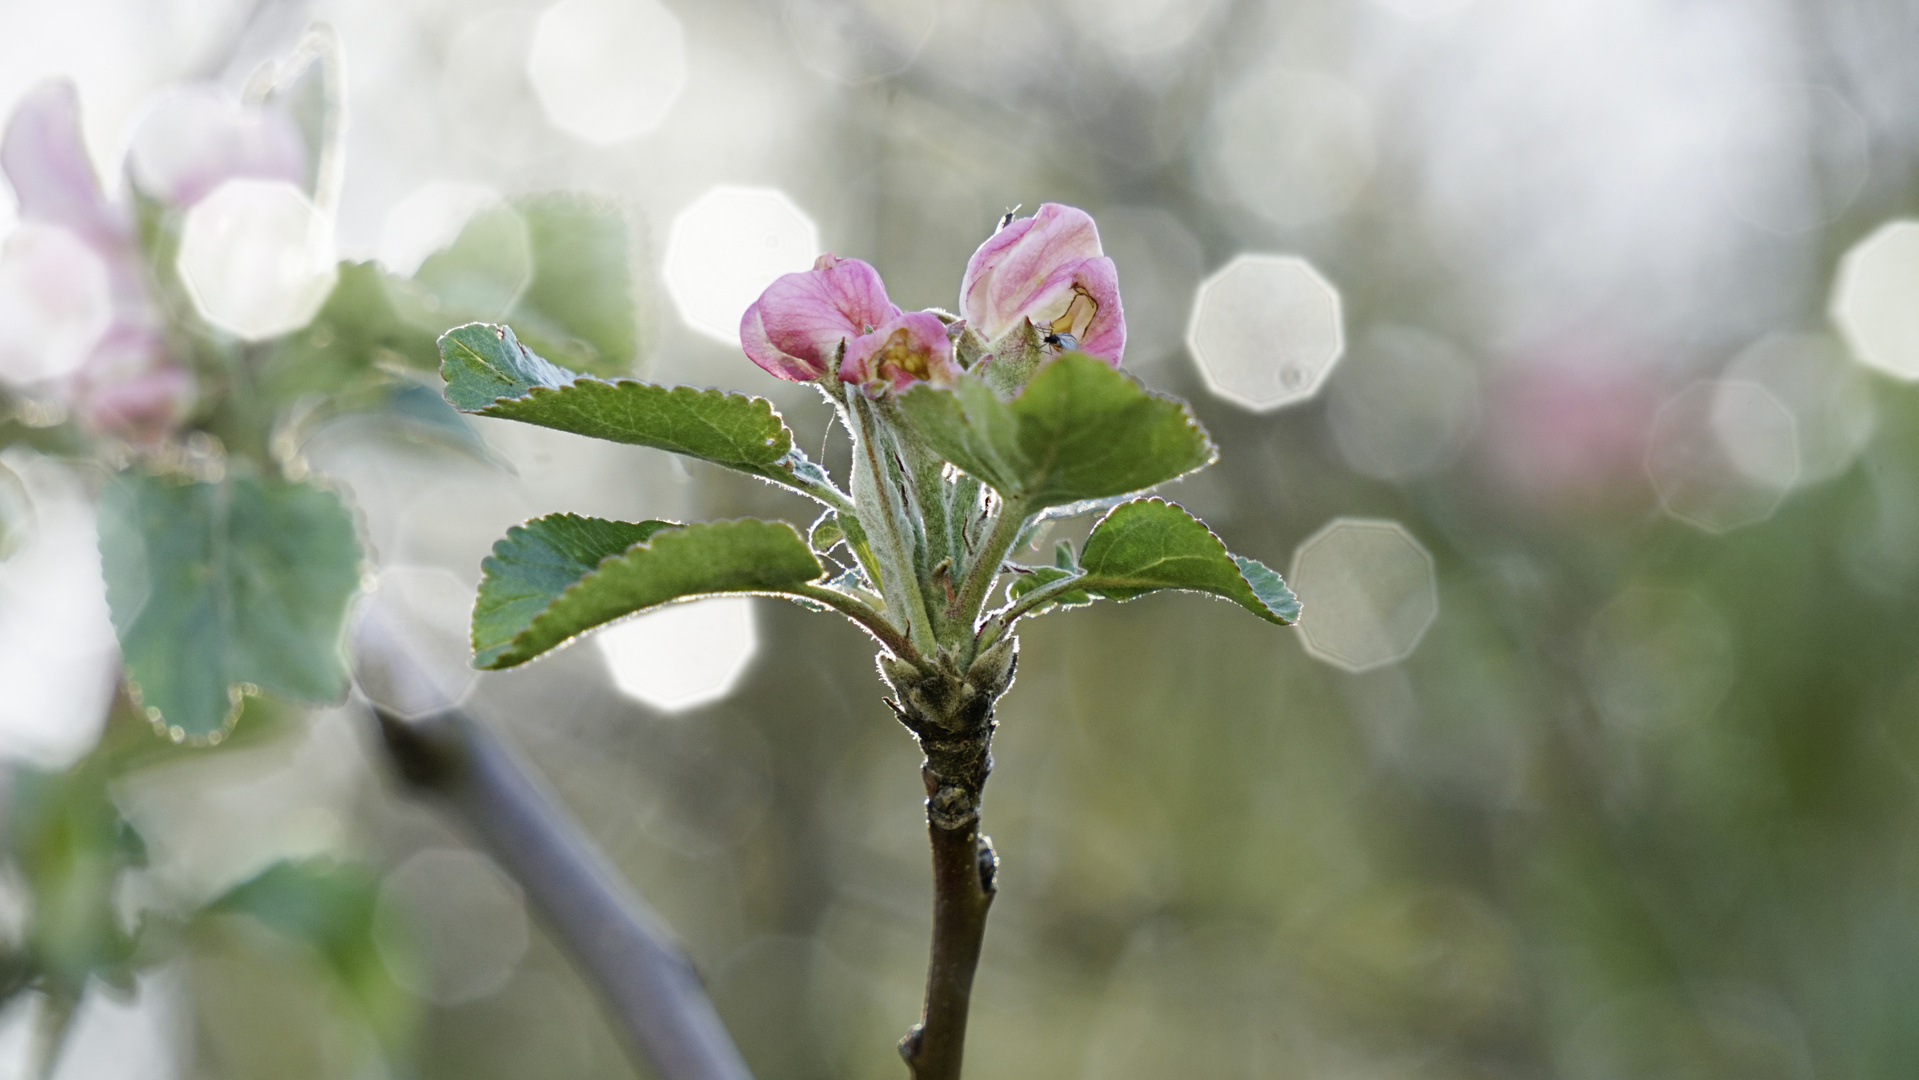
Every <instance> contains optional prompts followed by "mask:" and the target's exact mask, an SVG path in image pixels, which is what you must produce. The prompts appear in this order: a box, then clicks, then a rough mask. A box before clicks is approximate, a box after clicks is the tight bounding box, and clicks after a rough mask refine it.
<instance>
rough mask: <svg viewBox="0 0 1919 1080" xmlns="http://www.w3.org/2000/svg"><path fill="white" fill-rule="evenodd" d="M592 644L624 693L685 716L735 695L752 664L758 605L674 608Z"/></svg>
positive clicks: (723, 602) (732, 600)
mask: <svg viewBox="0 0 1919 1080" xmlns="http://www.w3.org/2000/svg"><path fill="white" fill-rule="evenodd" d="M593 643H594V645H595V646H596V647H598V649H599V651H600V657H601V659H603V660H604V661H605V662H606V667H607V672H608V674H610V675H611V676H612V678H613V685H614V686H616V687H618V688H619V690H620V692H621V693H622V694H625V695H626V696H627V697H630V698H633V699H634V700H636V701H641V702H644V703H646V704H648V705H651V706H653V707H654V708H656V709H661V710H664V711H666V712H679V711H680V710H683V709H691V708H693V707H695V706H698V705H704V704H707V703H708V702H712V701H718V700H719V699H720V698H723V697H725V696H726V695H727V694H729V693H732V691H733V684H734V683H736V682H738V681H739V677H740V675H741V674H742V673H744V672H745V671H746V668H747V666H748V665H749V664H751V663H752V662H753V654H754V653H755V652H757V651H758V649H759V634H758V631H757V630H756V629H755V627H754V623H753V601H752V600H750V599H748V598H746V597H733V596H729V597H720V598H718V599H713V600H702V601H699V602H697V603H690V604H675V605H673V606H671V607H665V608H661V609H660V610H658V611H653V612H648V613H647V614H645V615H641V616H640V617H638V618H636V619H628V620H627V621H625V622H622V623H619V624H617V625H614V626H609V627H606V628H605V629H603V630H600V631H598V632H596V633H595V634H594V637H593Z"/></svg>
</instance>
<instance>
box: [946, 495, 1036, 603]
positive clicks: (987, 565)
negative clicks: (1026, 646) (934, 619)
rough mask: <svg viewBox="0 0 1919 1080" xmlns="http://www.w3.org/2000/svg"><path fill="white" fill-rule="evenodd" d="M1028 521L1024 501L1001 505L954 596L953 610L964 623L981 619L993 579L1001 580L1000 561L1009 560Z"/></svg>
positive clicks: (991, 589) (991, 588)
mask: <svg viewBox="0 0 1919 1080" xmlns="http://www.w3.org/2000/svg"><path fill="white" fill-rule="evenodd" d="M1025 525H1026V508H1025V506H1024V505H1022V504H1021V503H1017V502H1007V503H1005V504H1003V505H1002V506H1001V507H1000V513H999V517H998V518H997V519H996V520H994V522H993V529H992V531H991V532H989V533H987V534H986V541H985V543H983V544H981V545H980V553H979V557H978V558H976V559H975V560H974V561H973V565H972V566H971V567H969V568H968V569H967V572H966V583H965V584H964V585H962V586H961V587H960V591H959V595H958V596H957V597H955V598H954V600H953V611H954V613H955V614H956V615H957V616H958V617H959V619H960V620H963V621H964V624H965V625H967V626H969V627H970V626H972V625H973V624H974V623H975V622H976V621H978V619H979V613H980V609H981V608H983V607H985V606H986V598H987V596H988V595H989V594H991V593H992V591H993V583H994V582H995V581H998V580H999V571H1000V565H1001V564H1002V563H1004V562H1005V561H1006V553H1007V552H1009V551H1011V550H1013V545H1014V544H1015V543H1016V542H1018V540H1019V534H1020V530H1021V529H1022V528H1024V527H1025Z"/></svg>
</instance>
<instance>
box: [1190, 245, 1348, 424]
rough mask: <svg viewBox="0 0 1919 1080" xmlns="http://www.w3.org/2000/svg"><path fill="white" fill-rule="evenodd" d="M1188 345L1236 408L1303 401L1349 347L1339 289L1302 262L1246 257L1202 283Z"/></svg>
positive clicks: (1211, 383) (1212, 385)
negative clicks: (1341, 311)
mask: <svg viewBox="0 0 1919 1080" xmlns="http://www.w3.org/2000/svg"><path fill="white" fill-rule="evenodd" d="M1186 346H1187V348H1189V349H1191V350H1192V352H1193V360H1194V362H1195V363H1197V364H1198V365H1199V373H1200V375H1201V376H1203V377H1204V378H1205V380H1206V388H1207V389H1209V390H1211V391H1212V392H1213V393H1215V394H1217V395H1219V396H1220V397H1223V398H1225V399H1226V400H1228V401H1230V402H1232V403H1233V404H1235V405H1238V406H1241V407H1242V408H1247V409H1252V410H1254V411H1256V412H1265V411H1267V410H1269V409H1277V408H1279V407H1280V406H1282V405H1290V404H1292V403H1294V402H1296V401H1304V400H1306V399H1307V398H1310V397H1312V396H1313V395H1314V394H1315V393H1318V391H1319V387H1320V384H1321V383H1323V382H1325V381H1326V373H1327V372H1329V371H1331V370H1332V367H1333V364H1334V362H1335V361H1337V360H1338V359H1339V356H1340V353H1342V352H1343V351H1345V348H1346V338H1345V330H1344V328H1343V327H1342V325H1341V316H1340V307H1339V291H1338V290H1337V289H1335V288H1333V285H1332V283H1331V282H1329V281H1327V280H1326V279H1325V278H1324V277H1321V276H1320V273H1319V271H1317V270H1315V269H1313V265H1312V264H1311V263H1309V262H1307V261H1306V260H1305V259H1301V258H1299V257H1297V256H1293V255H1241V256H1239V257H1237V258H1235V259H1234V260H1233V261H1232V262H1230V263H1227V264H1226V266H1225V267H1224V268H1222V269H1221V270H1220V271H1219V272H1218V273H1216V274H1214V275H1213V276H1212V277H1209V278H1207V279H1206V280H1205V281H1203V282H1201V283H1200V286H1199V292H1198V294H1197V296H1196V297H1195V298H1194V300H1193V317H1192V321H1191V322H1190V323H1188V324H1187V328H1186Z"/></svg>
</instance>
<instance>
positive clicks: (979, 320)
mask: <svg viewBox="0 0 1919 1080" xmlns="http://www.w3.org/2000/svg"><path fill="white" fill-rule="evenodd" d="M960 315H961V316H963V317H964V318H965V319H966V321H967V324H968V325H970V326H971V327H972V328H973V329H974V330H976V331H977V332H978V333H979V334H980V336H981V337H983V338H985V339H986V340H987V341H989V342H994V341H998V340H999V339H1000V338H1002V337H1004V336H1005V335H1006V334H1008V333H1010V332H1012V331H1014V330H1016V329H1018V328H1019V326H1020V324H1021V322H1022V321H1023V320H1027V321H1031V322H1032V323H1033V325H1034V326H1035V327H1036V328H1037V329H1038V330H1039V332H1040V335H1041V336H1042V337H1044V338H1046V339H1047V340H1048V341H1049V343H1051V344H1054V345H1055V346H1057V347H1059V348H1063V349H1078V350H1079V351H1081V352H1084V353H1089V354H1091V355H1093V356H1097V357H1099V358H1100V359H1102V360H1104V361H1106V362H1107V363H1109V364H1112V365H1113V366H1115V367H1117V366H1119V359H1120V355H1121V353H1123V352H1124V351H1125V348H1126V316H1125V313H1124V312H1123V311H1122V310H1121V309H1120V302H1119V272H1118V270H1117V269H1116V268H1115V267H1114V266H1113V260H1111V259H1108V258H1106V257H1105V256H1104V255H1103V254H1102V253H1101V251H1100V245H1099V229H1098V228H1097V227H1096V226H1094V224H1093V219H1092V218H1091V217H1089V216H1088V215H1087V214H1086V212H1085V211H1084V210H1078V209H1075V208H1073V207H1071V206H1061V205H1060V204H1058V203H1046V204H1045V205H1043V206H1041V207H1040V208H1039V212H1038V213H1036V214H1034V215H1033V216H1032V217H1030V218H1023V219H1020V220H1016V221H1013V222H1011V223H1009V224H1008V225H1007V226H1006V227H1005V228H1003V229H1001V230H999V231H998V232H996V233H994V234H993V235H992V236H991V237H989V238H988V239H987V241H986V242H985V243H984V244H981V245H980V247H979V250H978V251H975V252H974V253H973V257H972V258H971V259H969V260H968V261H967V263H966V277H965V278H964V280H962V281H961V283H960Z"/></svg>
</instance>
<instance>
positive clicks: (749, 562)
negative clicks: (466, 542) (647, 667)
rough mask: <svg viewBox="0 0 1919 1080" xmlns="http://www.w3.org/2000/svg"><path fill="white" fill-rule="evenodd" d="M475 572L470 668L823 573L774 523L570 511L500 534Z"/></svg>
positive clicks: (787, 528)
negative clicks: (657, 610)
mask: <svg viewBox="0 0 1919 1080" xmlns="http://www.w3.org/2000/svg"><path fill="white" fill-rule="evenodd" d="M481 569H482V570H483V571H484V572H485V576H484V578H483V579H482V580H481V582H480V596H479V600H478V602H477V603H475V605H474V608H473V654H474V655H473V666H474V667H478V668H489V669H495V670H497V669H500V668H509V667H514V666H516V665H519V664H524V663H526V662H527V661H528V660H531V659H533V658H534V657H536V656H538V655H540V654H541V653H544V652H546V651H548V650H550V649H553V648H555V647H556V646H559V645H562V644H564V643H565V642H566V641H567V640H568V639H570V638H572V637H574V636H576V635H578V634H581V633H584V632H585V631H587V630H591V629H593V628H594V627H596V626H600V625H602V624H604V623H608V622H611V621H612V620H614V619H618V618H620V617H622V616H625V615H631V614H633V613H634V612H638V611H644V610H646V609H648V608H653V607H658V606H659V605H661V604H667V603H671V602H673V601H675V600H685V599H691V598H693V597H699V596H714V595H718V594H721V593H778V592H790V591H791V590H792V589H794V588H795V587H796V586H799V585H804V584H806V583H807V582H810V581H813V580H814V579H816V578H818V577H819V576H820V574H821V573H822V572H823V571H822V568H821V566H820V561H819V559H818V558H816V557H814V555H813V552H812V551H811V550H810V549H808V548H807V546H806V541H805V540H803V539H801V538H800V534H799V533H798V532H797V531H796V530H795V529H794V528H793V526H791V525H788V524H786V523H785V522H783V521H758V520H755V519H752V518H743V519H741V520H738V521H716V522H710V523H706V524H698V525H670V524H668V523H666V522H660V521H646V522H638V523H627V522H620V521H603V520H600V519H597V518H583V517H579V516H577V515H573V514H555V515H552V516H550V517H544V518H538V519H535V520H533V521H529V522H527V523H526V524H524V525H519V526H515V527H514V528H512V529H510V530H508V531H507V534H506V538H505V539H503V540H501V541H500V542H499V543H497V544H495V545H493V554H492V555H491V556H490V557H489V558H488V559H487V560H486V561H485V562H484V563H482V564H481Z"/></svg>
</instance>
